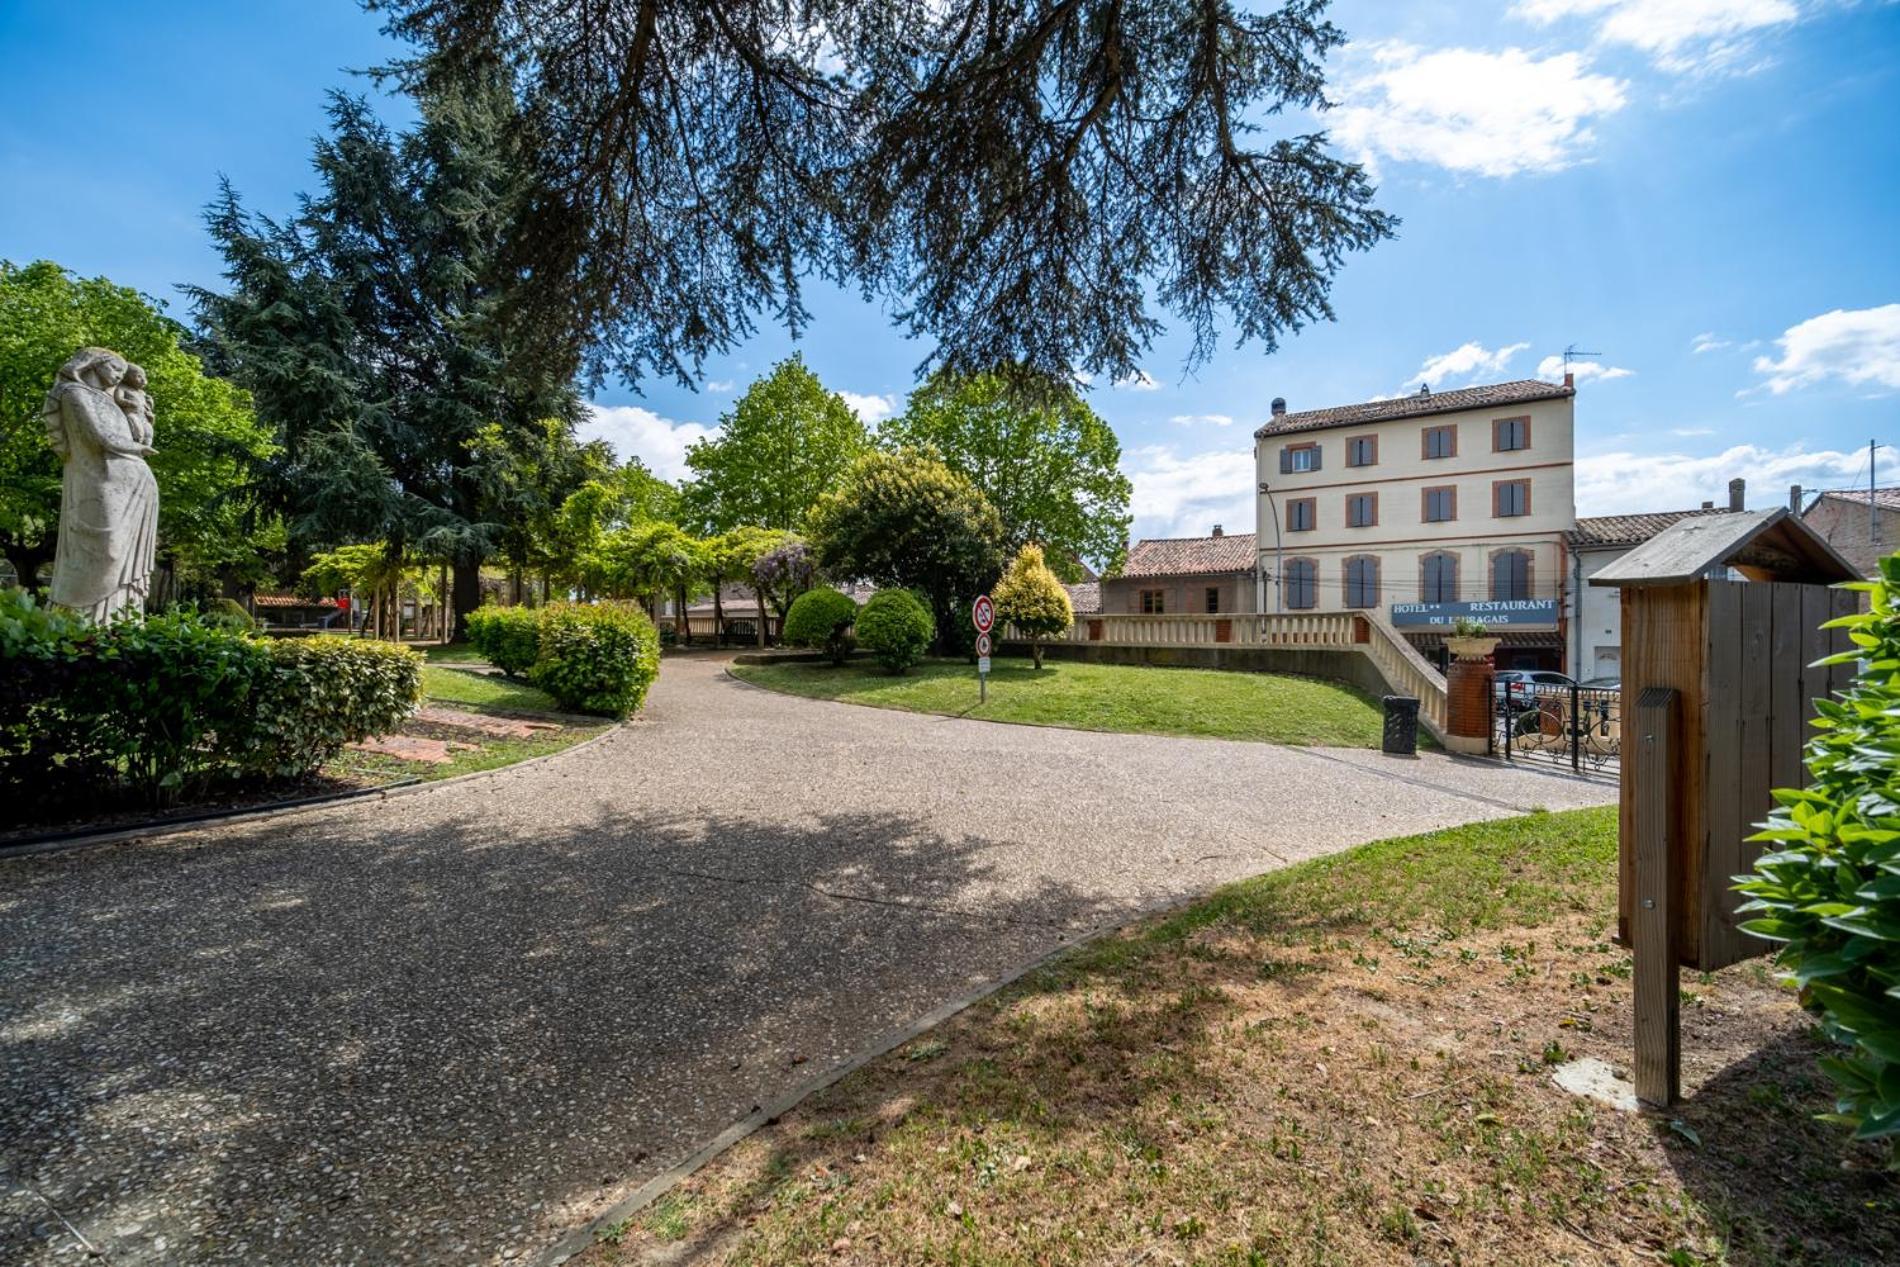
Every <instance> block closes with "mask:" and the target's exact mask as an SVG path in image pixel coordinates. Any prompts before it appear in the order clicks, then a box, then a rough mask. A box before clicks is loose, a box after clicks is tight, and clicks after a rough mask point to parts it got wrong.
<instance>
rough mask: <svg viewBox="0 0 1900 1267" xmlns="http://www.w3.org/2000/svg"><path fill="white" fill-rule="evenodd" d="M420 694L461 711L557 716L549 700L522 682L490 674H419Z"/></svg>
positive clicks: (438, 671)
mask: <svg viewBox="0 0 1900 1267" xmlns="http://www.w3.org/2000/svg"><path fill="white" fill-rule="evenodd" d="M422 693H423V694H424V695H425V696H427V697H428V698H429V699H430V700H433V701H436V702H438V703H443V704H455V705H459V706H460V707H463V708H474V709H501V710H502V711H504V712H516V713H557V712H559V711H560V709H559V708H558V707H557V706H556V705H555V703H554V699H553V697H552V696H550V695H548V693H547V692H545V691H541V690H537V689H535V688H534V687H532V686H529V685H528V684H527V683H526V682H514V681H510V680H509V679H508V678H505V677H500V676H497V675H494V674H483V673H464V672H462V671H461V670H460V669H438V668H435V667H433V666H430V667H428V668H425V669H423V670H422Z"/></svg>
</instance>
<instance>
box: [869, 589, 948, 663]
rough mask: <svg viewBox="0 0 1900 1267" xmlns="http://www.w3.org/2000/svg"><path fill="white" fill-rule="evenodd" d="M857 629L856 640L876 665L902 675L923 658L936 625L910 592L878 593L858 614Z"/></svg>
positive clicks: (935, 631) (889, 591) (934, 634)
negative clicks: (875, 661)
mask: <svg viewBox="0 0 1900 1267" xmlns="http://www.w3.org/2000/svg"><path fill="white" fill-rule="evenodd" d="M857 630H858V641H859V642H860V643H861V644H863V645H864V646H866V647H868V648H870V650H871V652H872V654H874V655H875V656H877V662H878V663H879V664H881V665H883V666H884V667H885V668H887V669H889V670H890V671H891V672H892V673H902V672H903V671H904V670H905V669H908V668H909V667H910V666H911V665H913V664H915V663H917V662H918V661H919V660H921V659H923V658H924V649H925V648H927V647H928V646H930V640H931V639H932V638H934V637H936V636H937V622H936V620H935V619H934V618H933V617H932V616H931V614H930V609H929V608H928V607H926V606H924V605H923V604H922V603H920V602H918V601H917V596H916V595H915V594H912V593H911V592H910V591H909V590H879V591H878V592H877V593H875V594H873V595H871V598H870V601H869V602H867V603H865V604H864V610H863V611H860V612H859V613H858V623H857Z"/></svg>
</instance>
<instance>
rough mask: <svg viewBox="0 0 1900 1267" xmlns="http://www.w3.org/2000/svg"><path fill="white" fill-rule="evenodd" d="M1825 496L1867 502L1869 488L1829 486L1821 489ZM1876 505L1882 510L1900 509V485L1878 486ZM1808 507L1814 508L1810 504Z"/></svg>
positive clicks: (1874, 494)
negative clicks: (1892, 486)
mask: <svg viewBox="0 0 1900 1267" xmlns="http://www.w3.org/2000/svg"><path fill="white" fill-rule="evenodd" d="M1821 496H1823V497H1838V498H1840V499H1841V500H1842V501H1850V502H1858V503H1859V504H1861V505H1862V506H1865V505H1866V504H1867V490H1866V489H1864V488H1829V489H1823V490H1822V491H1821ZM1873 497H1874V505H1876V506H1878V507H1880V508H1881V509H1882V510H1900V487H1895V488H1876V489H1875V490H1874V493H1873ZM1808 509H1810V510H1812V509H1814V508H1813V507H1812V506H1810V507H1809V508H1808Z"/></svg>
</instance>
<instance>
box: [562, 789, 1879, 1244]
mask: <svg viewBox="0 0 1900 1267" xmlns="http://www.w3.org/2000/svg"><path fill="white" fill-rule="evenodd" d="M1615 834H1616V819H1615V811H1614V810H1613V809H1604V810H1587V811H1579V812H1575V813H1568V814H1540V815H1532V816H1529V817H1526V818H1519V819H1513V820H1507V821H1501V822H1494V823H1488V824H1482V825H1478V826H1473V827H1466V828H1459V829H1455V830H1451V831H1442V832H1436V833H1432V834H1430V835H1425V836H1417V837H1410V838H1406V839H1402V840H1392V841H1385V842H1381V843H1378V844H1374V845H1369V846H1366V847H1364V848H1362V849H1358V850H1354V851H1352V852H1350V853H1346V854H1342V855H1339V856H1337V857H1333V858H1329V859H1325V860H1321V861H1317V862H1312V863H1307V864H1303V865H1300V866H1296V867H1291V868H1288V869H1286V870H1283V871H1279V872H1275V873H1272V874H1269V875H1266V876H1262V877H1260V878H1257V879H1255V880H1251V881H1248V882H1245V883H1242V884H1238V885H1234V886H1231V887H1229V888H1226V889H1223V890H1221V891H1220V892H1218V893H1216V894H1215V895H1213V896H1212V897H1210V898H1208V899H1207V900H1205V901H1203V902H1201V903H1198V904H1196V905H1194V906H1192V907H1190V908H1188V909H1186V910H1184V911H1182V912H1180V913H1178V914H1176V915H1173V916H1172V917H1168V918H1163V919H1158V920H1154V921H1150V922H1147V923H1144V924H1141V925H1138V926H1136V927H1134V928H1132V929H1129V930H1125V931H1124V932H1123V933H1122V934H1120V935H1117V936H1115V937H1113V938H1110V939H1107V940H1104V941H1100V942H1096V943H1093V944H1091V945H1089V946H1087V947H1084V948H1082V949H1080V950H1078V951H1076V952H1075V953H1072V954H1070V955H1067V956H1065V957H1063V958H1062V959H1060V960H1058V961H1057V962H1055V963H1054V964H1052V965H1051V966H1049V967H1047V968H1045V969H1043V970H1041V971H1039V972H1037V973H1034V974H1032V975H1031V976H1029V977H1026V978H1024V979H1023V980H1022V981H1021V982H1018V983H1017V984H1016V985H1014V986H1012V987H1010V988H1009V989H1008V990H1006V991H1003V992H1001V993H1000V994H998V995H996V996H994V997H993V998H991V999H990V1000H987V1001H986V1002H984V1003H982V1004H979V1005H977V1006H976V1007H973V1008H971V1009H969V1010H968V1011H966V1012H964V1013H963V1014H961V1015H960V1016H958V1017H956V1018H955V1019H953V1020H951V1021H949V1022H947V1023H945V1024H944V1025H942V1026H939V1027H938V1028H937V1029H936V1030H933V1031H932V1032H930V1033H928V1034H925V1035H923V1036H921V1037H919V1038H917V1039H915V1040H913V1041H912V1042H911V1043H909V1044H907V1045H906V1046H905V1047H903V1048H900V1049H899V1050H898V1051H896V1052H893V1053H891V1054H890V1055H888V1056H886V1057H884V1058H882V1059H880V1060H878V1061H876V1062H873V1063H872V1064H871V1065H868V1066H866V1067H865V1068H864V1069H862V1070H860V1071H858V1072H857V1073H855V1074H853V1075H852V1076H851V1077H849V1078H847V1079H845V1080H844V1081H842V1082H840V1083H838V1084H837V1085H835V1086H834V1087H832V1088H830V1089H829V1090H827V1091H825V1092H822V1093H820V1094H819V1095H817V1096H814V1097H813V1098H812V1099H811V1100H809V1101H807V1102H806V1103H805V1104H804V1105H802V1106H800V1108H799V1109H797V1110H796V1111H795V1112H793V1113H791V1114H788V1115H787V1116H785V1117H784V1118H782V1119H780V1120H779V1121H778V1122H777V1123H776V1124H775V1125H773V1126H771V1127H769V1128H767V1129H765V1130H763V1131H761V1132H759V1133H757V1134H755V1135H753V1136H751V1137H749V1138H748V1139H746V1140H745V1141H742V1142H741V1143H740V1144H738V1145H735V1146H734V1147H733V1148H732V1149H730V1150H728V1152H727V1153H725V1154H724V1155H722V1156H721V1157H720V1158H719V1159H718V1160H716V1161H715V1162H714V1163H713V1164H712V1165H711V1166H709V1167H707V1168H706V1169H704V1170H702V1171H701V1172H700V1173H698V1174H697V1175H695V1176H693V1177H692V1178H690V1179H688V1180H687V1181H686V1182H685V1183H683V1184H682V1185H680V1186H679V1187H677V1188H676V1189H674V1190H673V1191H672V1192H670V1193H669V1194H668V1195H667V1196H666V1197H665V1198H664V1199H663V1200H662V1201H661V1202H659V1203H656V1204H655V1205H654V1206H652V1207H650V1208H649V1209H648V1210H647V1211H646V1212H644V1213H643V1214H641V1215H639V1216H637V1217H636V1218H634V1219H632V1220H630V1221H629V1222H627V1223H626V1224H624V1225H622V1226H620V1227H617V1228H613V1229H610V1231H609V1233H608V1234H607V1236H605V1237H604V1238H603V1239H602V1241H601V1243H599V1244H597V1245H595V1246H594V1247H593V1248H592V1249H591V1250H589V1251H588V1254H587V1255H586V1256H584V1258H583V1260H582V1261H583V1262H585V1263H586V1264H588V1267H609V1265H613V1267H624V1265H627V1264H636V1263H639V1264H645V1263H658V1262H669V1263H670V1262H683V1261H705V1262H720V1263H732V1264H751V1263H760V1264H763V1263H786V1262H820V1261H822V1262H827V1263H850V1264H871V1263H888V1262H911V1263H923V1262H930V1263H1005V1264H1007V1263H1024V1264H1028V1263H1102V1262H1122V1263H1133V1262H1144V1263H1182V1264H1185V1263H1209V1264H1268V1263H1271V1264H1363V1263H1376V1264H1407V1265H1411V1264H1417V1263H1421V1262H1430V1263H1435V1264H1438V1263H1466V1264H1478V1263H1483V1264H1517V1263H1631V1264H1634V1263H1667V1264H1682V1265H1687V1264H1701V1263H1708V1264H1716V1263H1734V1264H1767V1263H1797V1264H1815V1265H1818V1264H1823V1263H1826V1264H1855V1263H1860V1264H1872V1263H1877V1262H1883V1261H1891V1259H1890V1258H1889V1257H1887V1256H1888V1255H1890V1253H1891V1251H1892V1245H1893V1242H1892V1233H1893V1229H1894V1227H1895V1226H1900V1191H1897V1189H1896V1178H1895V1176H1893V1175H1892V1174H1890V1173H1885V1172H1883V1171H1882V1170H1881V1169H1880V1167H1881V1165H1882V1163H1883V1160H1884V1158H1883V1155H1882V1154H1881V1153H1880V1152H1879V1151H1878V1150H1875V1149H1872V1148H1869V1147H1867V1146H1855V1145H1852V1144H1851V1143H1849V1142H1848V1141H1847V1140H1846V1139H1845V1138H1844V1136H1843V1135H1842V1133H1841V1132H1840V1131H1839V1130H1838V1129H1837V1128H1835V1127H1833V1126H1830V1125H1827V1124H1824V1123H1820V1122H1817V1121H1816V1120H1815V1117H1814V1115H1815V1114H1816V1113H1818V1112H1822V1111H1824V1110H1826V1109H1827V1108H1828V1107H1829V1104H1828V1097H1827V1094H1826V1090H1825V1087H1824V1082H1825V1080H1824V1079H1823V1078H1822V1077H1821V1076H1820V1075H1819V1073H1818V1072H1817V1071H1816V1069H1815V1067H1814V1058H1815V1056H1816V1054H1817V1051H1818V1050H1819V1044H1818V1041H1817V1040H1816V1039H1815V1038H1814V1037H1813V1036H1812V1035H1811V1033H1810V1028H1809V1026H1808V1025H1807V1023H1806V1021H1805V1019H1804V1018H1803V1016H1802V1015H1801V1013H1800V1012H1799V1010H1798V1009H1797V1008H1796V1007H1795V1006H1794V1003H1793V1000H1792V998H1791V996H1790V995H1789V994H1788V993H1787V992H1786V991H1784V990H1783V989H1781V988H1780V987H1779V986H1777V985H1776V984H1775V983H1774V982H1773V981H1772V980H1771V979H1770V976H1769V973H1768V971H1767V969H1766V968H1765V966H1764V965H1763V964H1762V963H1761V962H1760V961H1754V962H1751V963H1747V964H1741V965H1737V966H1736V967H1734V968H1730V969H1726V970H1724V971H1723V972H1720V973H1716V974H1713V975H1706V976H1702V977H1699V978H1695V979H1693V980H1688V979H1686V980H1685V989H1684V1001H1685V1036H1684V1051H1685V1058H1686V1064H1685V1087H1686V1101H1685V1103H1683V1104H1682V1105H1681V1106H1679V1108H1678V1109H1677V1110H1676V1111H1675V1112H1673V1113H1671V1114H1662V1115H1652V1114H1641V1115H1638V1114H1627V1113H1623V1112H1619V1111H1617V1110H1614V1109H1610V1108H1607V1107H1604V1106H1601V1105H1598V1104H1596V1103H1594V1102H1592V1101H1588V1100H1581V1099H1577V1098H1574V1097H1572V1096H1570V1095H1569V1094H1567V1093H1565V1092H1563V1091H1561V1090H1559V1089H1558V1088H1556V1087H1555V1086H1554V1085H1553V1084H1552V1082H1551V1072H1552V1069H1553V1067H1554V1066H1555V1065H1557V1064H1560V1063H1562V1062H1564V1061H1567V1060H1569V1059H1571V1058H1573V1057H1574V1056H1578V1055H1595V1056H1598V1057H1600V1058H1602V1059H1605V1060H1607V1061H1609V1062H1611V1063H1612V1064H1617V1065H1621V1064H1623V1063H1624V1062H1625V1061H1626V1059H1627V1055H1628V1052H1629V1050H1630V1034H1629V985H1628V976H1629V961H1628V957H1627V956H1626V955H1625V954H1624V953H1623V952H1622V951H1620V950H1618V949H1616V948H1615V947H1613V946H1612V945H1611V944H1610V943H1609V942H1608V941H1607V940H1606V931H1607V929H1608V926H1609V923H1610V920H1611V912H1612V910H1613V898H1614V893H1613V889H1614V874H1615V866H1614V855H1615Z"/></svg>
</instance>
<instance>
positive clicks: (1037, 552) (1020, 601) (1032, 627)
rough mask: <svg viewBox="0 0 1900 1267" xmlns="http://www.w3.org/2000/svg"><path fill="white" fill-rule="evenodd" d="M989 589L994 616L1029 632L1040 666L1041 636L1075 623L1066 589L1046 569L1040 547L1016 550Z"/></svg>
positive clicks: (1021, 631) (1048, 636) (1032, 652)
mask: <svg viewBox="0 0 1900 1267" xmlns="http://www.w3.org/2000/svg"><path fill="white" fill-rule="evenodd" d="M990 592H991V594H992V595H993V596H994V598H995V599H996V618H997V619H998V620H1000V621H1002V622H1003V623H1004V624H1006V625H1014V626H1015V627H1016V631H1017V632H1018V633H1021V634H1026V635H1027V636H1028V638H1029V651H1030V654H1031V655H1032V656H1033V657H1034V658H1035V662H1036V667H1037V668H1038V669H1040V668H1041V667H1042V640H1043V639H1044V638H1052V637H1055V636H1056V635H1058V634H1064V633H1067V632H1068V631H1069V629H1070V627H1071V626H1073V625H1074V624H1075V608H1074V606H1073V605H1072V604H1071V603H1070V602H1069V591H1067V590H1065V589H1063V588H1062V582H1061V581H1059V580H1057V579H1056V574H1055V573H1054V572H1051V571H1050V570H1049V565H1048V564H1047V563H1046V562H1044V560H1043V557H1042V550H1041V549H1040V548H1039V547H1037V546H1033V545H1026V546H1024V547H1023V548H1022V549H1020V550H1018V551H1017V552H1016V557H1015V558H1013V559H1011V560H1010V561H1009V566H1008V567H1006V568H1004V569H1003V575H1002V576H1001V577H1000V578H998V580H997V582H996V586H995V588H994V589H992V590H991V591H990Z"/></svg>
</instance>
